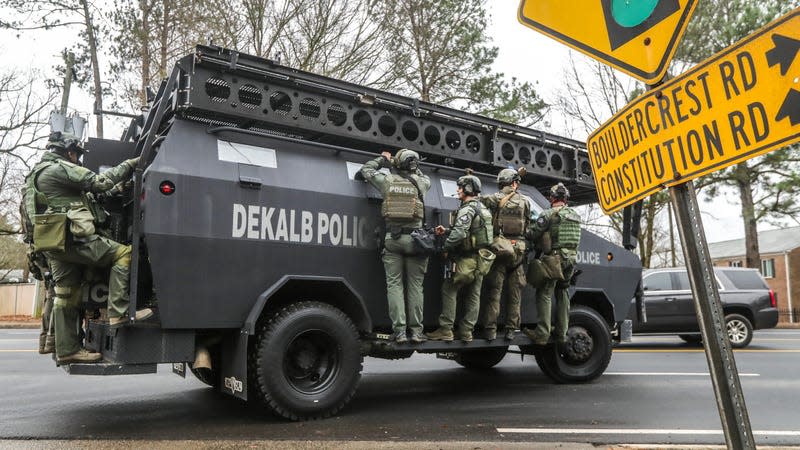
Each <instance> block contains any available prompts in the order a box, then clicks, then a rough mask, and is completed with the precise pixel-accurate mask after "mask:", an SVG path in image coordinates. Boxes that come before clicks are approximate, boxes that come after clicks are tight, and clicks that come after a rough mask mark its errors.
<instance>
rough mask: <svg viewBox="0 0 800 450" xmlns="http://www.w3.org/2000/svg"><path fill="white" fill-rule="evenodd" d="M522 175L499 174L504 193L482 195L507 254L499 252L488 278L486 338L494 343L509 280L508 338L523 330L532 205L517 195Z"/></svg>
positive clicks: (506, 321) (496, 239) (510, 170)
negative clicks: (522, 316) (527, 245)
mask: <svg viewBox="0 0 800 450" xmlns="http://www.w3.org/2000/svg"><path fill="white" fill-rule="evenodd" d="M519 182H520V174H519V173H518V172H517V171H516V170H514V169H503V170H501V171H500V173H499V174H497V184H498V188H499V189H500V192H497V193H496V194H492V195H482V196H481V197H480V200H481V203H483V204H484V205H485V206H486V207H487V208H489V210H490V211H491V212H492V217H493V218H494V221H493V222H494V236H495V238H494V240H495V242H497V241H502V246H503V247H504V248H507V250H506V254H503V253H501V252H499V251H497V252H496V253H497V258H496V259H495V262H494V264H493V265H492V270H491V272H489V275H487V276H486V280H485V282H486V283H488V286H489V292H488V295H489V300H488V302H487V303H486V306H485V308H484V314H483V320H482V321H481V322H482V323H483V324H484V331H483V337H484V339H488V340H493V339H495V337H496V336H497V316H498V314H499V313H500V296H501V294H502V292H503V282H504V281H505V280H506V279H508V289H507V296H506V305H505V311H506V318H505V336H504V337H505V339H506V340H512V339H514V333H515V331H516V330H517V329H518V328H519V321H520V317H519V314H520V313H519V308H520V300H521V298H522V288H523V287H524V286H525V270H524V268H523V266H522V263H523V262H524V261H525V234H526V232H527V231H528V227H529V224H530V214H531V206H530V203H528V199H527V198H526V197H525V196H524V195H522V194H521V193H519V192H517V189H518V188H519Z"/></svg>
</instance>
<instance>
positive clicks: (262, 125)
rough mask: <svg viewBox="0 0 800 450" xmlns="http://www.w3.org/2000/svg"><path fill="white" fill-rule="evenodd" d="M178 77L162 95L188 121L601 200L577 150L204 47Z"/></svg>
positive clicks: (184, 62) (537, 134) (564, 141)
mask: <svg viewBox="0 0 800 450" xmlns="http://www.w3.org/2000/svg"><path fill="white" fill-rule="evenodd" d="M177 69H178V70H179V76H178V79H177V84H176V85H175V87H174V89H175V91H174V92H171V93H164V94H166V95H168V96H170V97H173V98H172V99H171V100H172V101H171V102H170V103H172V102H174V103H173V105H174V106H173V107H174V109H173V110H172V111H170V112H174V113H175V114H176V115H177V116H178V117H180V118H182V119H185V120H192V121H198V122H203V123H208V124H212V125H222V126H234V127H237V128H243V129H248V130H251V131H260V132H265V133H269V134H273V135H275V134H278V135H284V136H289V137H293V138H299V139H303V140H307V141H313V142H320V143H325V144H332V145H339V146H345V147H352V148H357V149H361V150H366V151H370V152H374V153H380V152H381V151H383V150H386V149H387V148H409V149H412V150H415V151H417V152H419V153H420V155H421V156H422V157H423V158H424V159H426V160H427V161H428V162H431V163H434V164H438V165H444V166H451V167H456V168H468V167H469V168H473V169H475V170H477V171H481V172H485V173H492V174H496V173H497V172H499V171H500V170H502V169H504V168H507V167H514V168H518V167H525V168H526V169H527V175H526V176H525V177H524V178H523V183H525V184H528V185H531V186H534V187H536V188H537V189H540V190H542V191H544V190H545V189H546V188H549V186H550V185H552V184H553V183H555V182H559V181H560V182H563V183H564V184H565V185H566V186H567V187H568V188H569V189H570V191H571V197H572V198H571V200H572V201H574V202H575V203H577V204H585V203H592V202H596V200H597V198H596V191H595V187H594V179H593V176H592V171H591V166H590V164H589V157H588V153H587V152H586V147H585V144H584V143H583V142H580V141H576V140H573V139H568V138H565V137H561V136H557V135H553V134H550V133H546V132H543V131H539V130H535V129H532V128H526V127H521V126H517V125H513V124H509V123H506V122H502V121H499V120H495V119H490V118H488V117H483V116H480V115H477V114H470V113H465V112H463V111H459V110H457V109H453V108H448V107H444V106H439V105H435V104H432V103H427V102H422V101H419V100H417V99H413V98H410V97H404V96H401V95H397V94H393V93H390V92H386V91H381V90H377V89H372V88H369V87H365V86H361V85H357V84H353V83H349V82H346V81H341V80H337V79H333V78H329V77H325V76H321V75H317V74H313V73H309V72H304V71H302V70H298V69H293V68H291V67H286V66H282V65H280V64H278V63H276V62H274V61H272V60H269V59H263V58H258V57H255V56H251V55H246V54H242V53H238V52H236V51H233V50H229V49H225V48H221V47H217V46H204V45H198V46H197V47H196V49H195V52H194V54H191V55H188V56H186V57H184V58H183V59H181V60H180V61H178V63H177ZM167 116H168V117H171V114H168V115H167ZM167 116H165V117H167Z"/></svg>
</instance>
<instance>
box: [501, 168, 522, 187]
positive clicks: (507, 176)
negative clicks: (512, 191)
mask: <svg viewBox="0 0 800 450" xmlns="http://www.w3.org/2000/svg"><path fill="white" fill-rule="evenodd" d="M520 180H521V178H520V176H519V173H518V172H517V171H516V170H514V169H503V170H501V171H500V173H498V174H497V184H499V185H500V187H503V186H509V185H511V183H513V182H515V181H520Z"/></svg>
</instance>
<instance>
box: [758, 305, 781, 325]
mask: <svg viewBox="0 0 800 450" xmlns="http://www.w3.org/2000/svg"><path fill="white" fill-rule="evenodd" d="M753 319H754V320H753V328H755V329H756V330H761V329H763V328H775V326H776V325H777V324H778V309H777V308H764V309H762V310H759V311H756V313H755V317H753Z"/></svg>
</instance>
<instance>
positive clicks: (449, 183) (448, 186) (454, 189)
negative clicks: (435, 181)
mask: <svg viewBox="0 0 800 450" xmlns="http://www.w3.org/2000/svg"><path fill="white" fill-rule="evenodd" d="M439 181H441V183H442V195H444V196H445V197H458V185H457V184H456V182H455V180H445V179H444V178H442V179H441V180H439Z"/></svg>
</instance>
